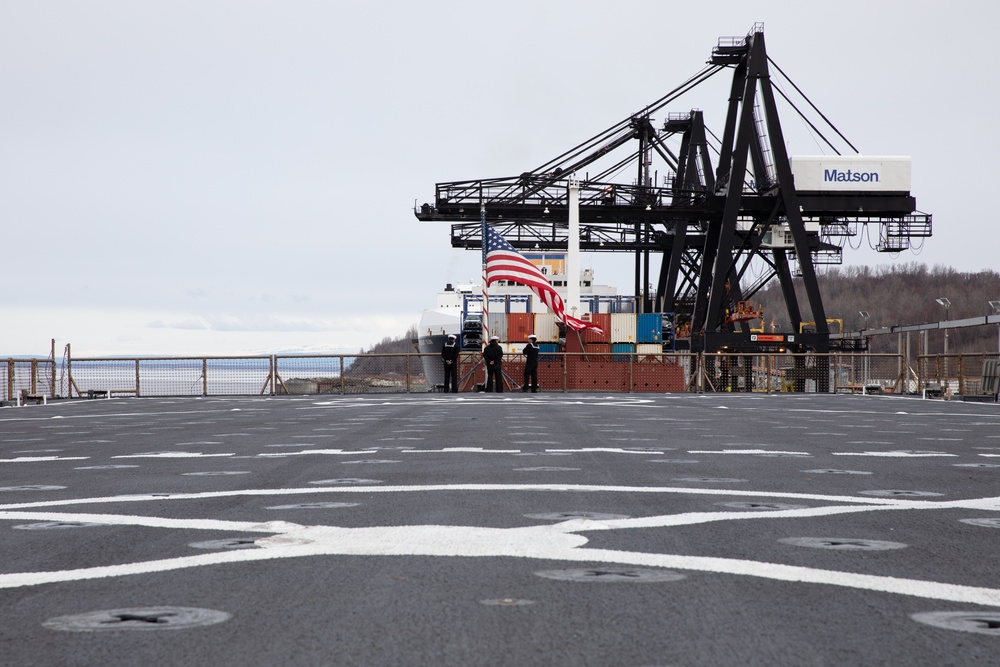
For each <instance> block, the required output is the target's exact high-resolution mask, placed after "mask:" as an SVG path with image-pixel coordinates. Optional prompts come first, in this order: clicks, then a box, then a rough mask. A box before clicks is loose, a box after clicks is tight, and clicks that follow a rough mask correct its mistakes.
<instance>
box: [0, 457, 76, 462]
mask: <svg viewBox="0 0 1000 667" xmlns="http://www.w3.org/2000/svg"><path fill="white" fill-rule="evenodd" d="M89 458H90V457H89V456H18V457H17V458H13V459H0V463H34V462H37V461H83V460H84V459H89Z"/></svg>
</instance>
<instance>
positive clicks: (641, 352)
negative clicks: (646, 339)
mask: <svg viewBox="0 0 1000 667" xmlns="http://www.w3.org/2000/svg"><path fill="white" fill-rule="evenodd" d="M635 353H636V355H637V356H636V358H637V360H638V361H663V345H662V344H661V343H638V344H636V346H635Z"/></svg>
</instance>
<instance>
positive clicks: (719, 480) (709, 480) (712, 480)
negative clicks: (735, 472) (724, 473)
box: [672, 477, 749, 484]
mask: <svg viewBox="0 0 1000 667" xmlns="http://www.w3.org/2000/svg"><path fill="white" fill-rule="evenodd" d="M672 481H674V482H699V483H702V484H736V483H738V482H746V481H749V480H745V479H736V478H735V477H674V479H673V480H672Z"/></svg>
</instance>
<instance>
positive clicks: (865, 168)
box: [789, 155, 913, 192]
mask: <svg viewBox="0 0 1000 667" xmlns="http://www.w3.org/2000/svg"><path fill="white" fill-rule="evenodd" d="M789 162H790V163H791V167H792V175H793V176H794V177H795V190H796V191H797V192H909V191H910V172H911V168H912V162H913V160H912V159H911V158H910V157H908V156H902V155H893V156H889V155H878V156H876V155H853V156H840V155H833V156H828V155H793V156H792V157H791V158H789Z"/></svg>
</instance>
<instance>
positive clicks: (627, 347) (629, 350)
mask: <svg viewBox="0 0 1000 667" xmlns="http://www.w3.org/2000/svg"><path fill="white" fill-rule="evenodd" d="M633 354H635V343H611V361H629V360H630V359H632V355H633Z"/></svg>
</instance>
